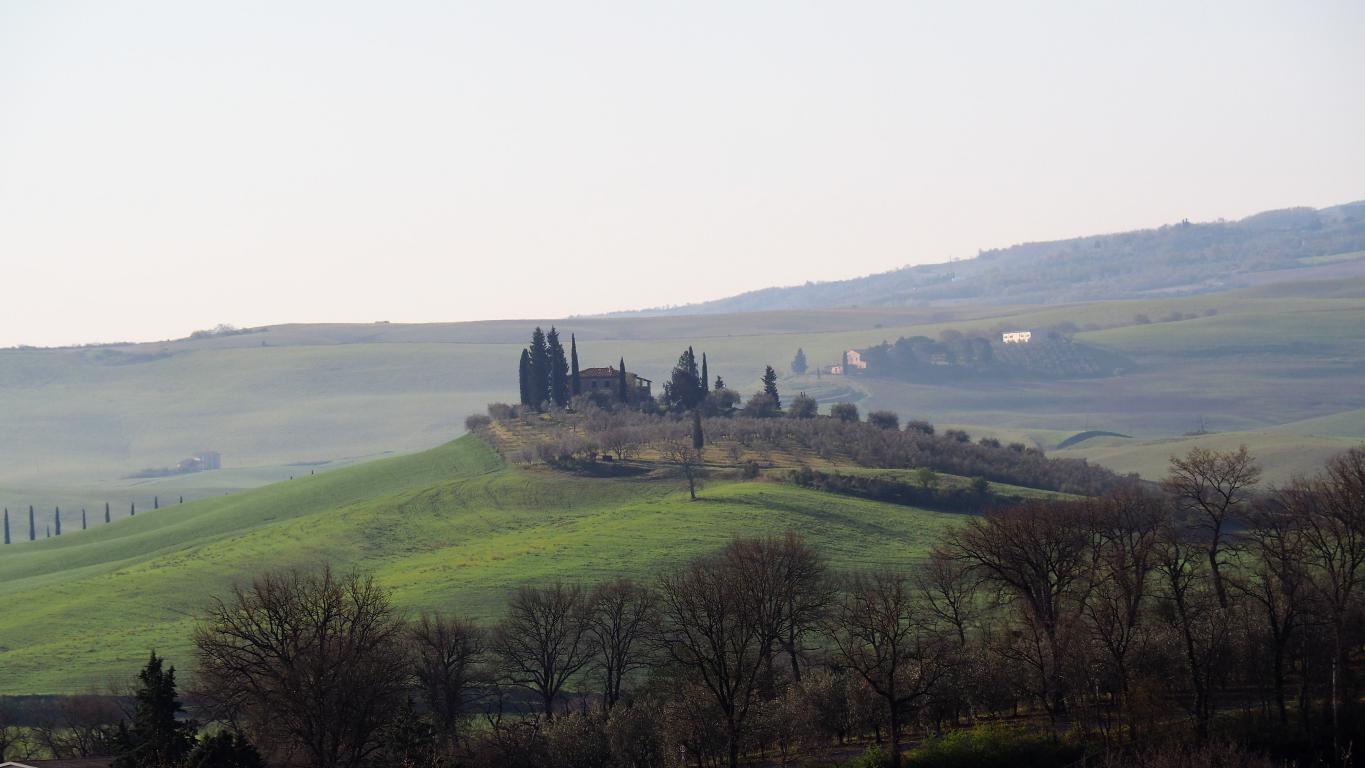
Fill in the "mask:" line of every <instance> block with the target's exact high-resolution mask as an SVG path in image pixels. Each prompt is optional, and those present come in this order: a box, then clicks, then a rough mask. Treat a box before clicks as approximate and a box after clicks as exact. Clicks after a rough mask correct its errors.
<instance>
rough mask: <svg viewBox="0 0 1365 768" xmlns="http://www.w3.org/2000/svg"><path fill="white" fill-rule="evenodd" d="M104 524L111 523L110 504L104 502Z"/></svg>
mask: <svg viewBox="0 0 1365 768" xmlns="http://www.w3.org/2000/svg"><path fill="white" fill-rule="evenodd" d="M104 522H106V523H107V522H109V502H107V501H106V502H104Z"/></svg>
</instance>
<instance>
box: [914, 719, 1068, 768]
mask: <svg viewBox="0 0 1365 768" xmlns="http://www.w3.org/2000/svg"><path fill="white" fill-rule="evenodd" d="M1083 754H1084V750H1083V749H1082V748H1081V747H1080V746H1078V745H1077V744H1075V743H1074V742H1072V741H1071V740H1069V739H1066V738H1054V737H1050V736H1048V735H1047V734H1044V733H1040V732H1036V731H1026V730H1020V729H1011V728H1001V727H978V728H964V729H962V730H959V731H953V732H951V733H948V734H946V735H944V736H941V737H938V738H931V739H928V740H926V741H925V742H924V743H923V744H922V745H921V746H920V747H918V748H917V749H915V750H913V751H912V752H911V753H910V754H909V756H908V758H909V759H908V760H906V761H905V764H906V765H907V766H909V767H910V768H1054V766H1055V767H1056V768H1061V767H1062V766H1066V765H1069V764H1070V763H1072V762H1074V761H1075V760H1076V759H1078V758H1080V757H1081V756H1082V755H1083Z"/></svg>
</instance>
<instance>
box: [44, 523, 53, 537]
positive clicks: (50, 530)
mask: <svg viewBox="0 0 1365 768" xmlns="http://www.w3.org/2000/svg"><path fill="white" fill-rule="evenodd" d="M45 530H46V531H47V533H46V534H45V535H44V536H43V538H45V539H50V538H52V524H51V523H49V524H48V526H47V528H46V529H45Z"/></svg>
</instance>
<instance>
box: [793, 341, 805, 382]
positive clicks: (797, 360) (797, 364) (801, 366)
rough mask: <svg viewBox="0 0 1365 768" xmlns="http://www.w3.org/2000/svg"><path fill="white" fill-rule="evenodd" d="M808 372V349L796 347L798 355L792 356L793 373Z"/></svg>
mask: <svg viewBox="0 0 1365 768" xmlns="http://www.w3.org/2000/svg"><path fill="white" fill-rule="evenodd" d="M805 372H806V351H805V350H804V349H801V348H800V347H797V348H796V357H794V358H792V373H795V374H797V375H798V376H799V375H800V374H803V373H805Z"/></svg>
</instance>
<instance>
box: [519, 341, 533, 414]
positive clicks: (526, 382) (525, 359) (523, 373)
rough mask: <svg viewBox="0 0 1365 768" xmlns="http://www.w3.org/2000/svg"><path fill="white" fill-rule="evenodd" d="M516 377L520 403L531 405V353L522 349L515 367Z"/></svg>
mask: <svg viewBox="0 0 1365 768" xmlns="http://www.w3.org/2000/svg"><path fill="white" fill-rule="evenodd" d="M517 378H518V380H519V382H520V384H521V404H522V405H533V403H532V402H531V353H530V352H527V351H526V350H524V349H523V350H522V351H521V365H520V366H519V367H518V369H517Z"/></svg>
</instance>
